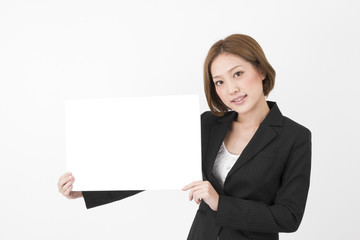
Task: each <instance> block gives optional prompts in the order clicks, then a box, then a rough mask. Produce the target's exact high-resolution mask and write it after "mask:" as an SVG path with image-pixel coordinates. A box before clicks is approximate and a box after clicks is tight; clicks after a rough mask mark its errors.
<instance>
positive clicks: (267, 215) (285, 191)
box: [83, 101, 311, 240]
mask: <svg viewBox="0 0 360 240" xmlns="http://www.w3.org/2000/svg"><path fill="white" fill-rule="evenodd" d="M267 104H268V106H269V108H270V112H269V113H268V115H267V116H266V118H265V119H264V120H263V121H262V122H261V124H260V126H259V128H258V129H257V131H256V132H255V134H254V136H253V137H252V139H251V140H250V142H249V143H248V144H247V146H246V147H245V149H244V150H243V152H242V153H241V155H240V157H239V158H238V160H237V161H236V163H235V164H234V166H233V167H232V168H231V170H230V172H229V173H228V175H227V178H226V180H225V183H224V187H223V188H221V186H220V184H219V182H218V181H217V179H216V178H215V176H214V175H213V173H212V167H213V165H214V161H215V158H216V156H217V153H218V151H219V148H220V146H221V143H222V141H223V140H224V138H225V135H226V133H227V131H228V129H229V127H230V125H231V123H232V121H233V120H235V119H236V117H237V112H235V111H229V112H227V113H226V114H225V115H224V116H223V117H217V116H215V115H213V114H212V113H211V112H210V111H207V112H204V113H202V114H201V146H202V173H203V180H204V181H205V180H207V181H209V182H210V183H211V185H212V186H213V187H214V189H215V190H216V191H217V193H218V194H219V203H218V210H217V211H213V210H212V209H211V208H210V207H209V206H208V205H207V204H206V203H205V202H204V201H202V202H201V204H200V206H199V209H198V211H197V213H196V215H195V218H194V221H193V224H192V226H191V229H190V232H189V235H188V240H195V239H196V240H209V239H213V240H215V239H216V238H217V236H219V239H220V240H231V239H239V240H240V239H278V238H279V237H278V233H279V232H294V231H296V230H297V229H298V227H299V225H300V222H301V220H302V217H303V213H304V209H305V204H306V199H307V194H308V189H309V184H310V168H311V132H310V131H309V130H308V129H307V128H306V127H304V126H302V125H300V124H298V123H296V122H294V121H293V120H291V119H289V118H287V117H285V116H283V115H282V114H281V112H280V110H279V108H278V107H277V104H276V103H275V102H271V101H267ZM184 184H186V183H184ZM138 192H140V191H119V192H84V193H83V195H84V199H85V202H86V204H87V207H88V208H89V207H94V206H97V205H101V204H105V203H108V202H112V201H116V200H119V199H122V198H124V197H127V196H131V195H133V194H136V193H138Z"/></svg>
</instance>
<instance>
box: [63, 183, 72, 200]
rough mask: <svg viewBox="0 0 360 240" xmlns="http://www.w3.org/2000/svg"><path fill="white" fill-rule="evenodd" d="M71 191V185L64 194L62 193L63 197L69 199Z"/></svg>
mask: <svg viewBox="0 0 360 240" xmlns="http://www.w3.org/2000/svg"><path fill="white" fill-rule="evenodd" d="M71 189H72V185H71V186H70V187H69V188H68V189H67V190H66V191H65V193H64V196H65V197H69V195H70V192H71Z"/></svg>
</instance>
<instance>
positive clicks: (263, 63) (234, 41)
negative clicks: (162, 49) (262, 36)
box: [204, 34, 276, 116]
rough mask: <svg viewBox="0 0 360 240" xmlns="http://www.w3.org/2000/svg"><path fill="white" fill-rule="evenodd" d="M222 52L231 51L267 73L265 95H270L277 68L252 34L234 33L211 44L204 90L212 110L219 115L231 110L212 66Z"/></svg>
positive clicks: (205, 71)
mask: <svg viewBox="0 0 360 240" xmlns="http://www.w3.org/2000/svg"><path fill="white" fill-rule="evenodd" d="M220 53H230V54H234V55H237V56H239V57H242V58H243V59H245V60H246V61H248V62H250V63H251V64H252V65H253V66H254V67H255V68H256V69H257V70H258V71H259V72H260V73H265V79H264V80H263V81H262V83H263V92H264V96H268V95H269V93H270V91H271V90H272V89H273V88H274V85H275V75H276V74H275V70H274V69H273V68H272V67H271V65H270V63H269V62H268V61H267V59H266V57H265V54H264V51H263V50H262V48H261V47H260V45H259V44H258V43H257V42H256V41H255V39H253V38H252V37H250V36H247V35H244V34H232V35H230V36H228V37H226V38H225V39H222V40H219V41H217V42H216V43H214V45H212V46H211V48H210V50H209V52H208V55H207V57H206V59H205V63H204V90H205V95H206V99H207V102H208V105H209V107H210V110H211V111H212V112H213V113H214V114H215V115H217V116H223V115H224V114H225V112H227V111H229V110H231V109H230V108H228V107H227V106H226V105H225V104H224V103H223V102H222V101H221V99H220V98H219V96H218V95H217V93H216V90H215V84H214V82H213V79H212V75H211V72H210V67H211V64H212V62H213V61H214V59H215V57H217V56H218V55H219V54H220Z"/></svg>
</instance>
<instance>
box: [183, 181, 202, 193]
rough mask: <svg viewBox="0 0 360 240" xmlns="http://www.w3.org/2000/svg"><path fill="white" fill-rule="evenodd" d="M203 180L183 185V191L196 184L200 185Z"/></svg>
mask: <svg viewBox="0 0 360 240" xmlns="http://www.w3.org/2000/svg"><path fill="white" fill-rule="evenodd" d="M202 182H203V181H195V182H192V183H190V184H188V185H186V186H185V187H183V189H182V190H183V191H187V190H189V189H190V188H192V187H194V186H196V185H199V184H201V183H202Z"/></svg>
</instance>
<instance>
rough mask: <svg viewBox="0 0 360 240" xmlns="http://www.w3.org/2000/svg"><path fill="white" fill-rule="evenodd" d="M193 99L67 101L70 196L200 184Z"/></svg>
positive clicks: (198, 136) (196, 110)
mask: <svg viewBox="0 0 360 240" xmlns="http://www.w3.org/2000/svg"><path fill="white" fill-rule="evenodd" d="M199 109H200V107H199V96H198V95H178V96H153V97H122V98H110V99H86V100H83V99H82V100H67V101H66V102H65V114H66V115H65V119H66V134H65V135H66V163H67V170H68V171H71V172H72V173H73V175H74V177H75V182H74V185H73V190H74V191H91V190H99V191H101V190H142V189H144V190H151V189H153V190H160V189H179V190H180V189H181V188H182V187H184V186H185V185H186V184H188V183H190V182H192V181H197V180H201V179H202V177H201V132H200V131H201V130H200V129H201V128H200V124H201V122H200V110H199Z"/></svg>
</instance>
